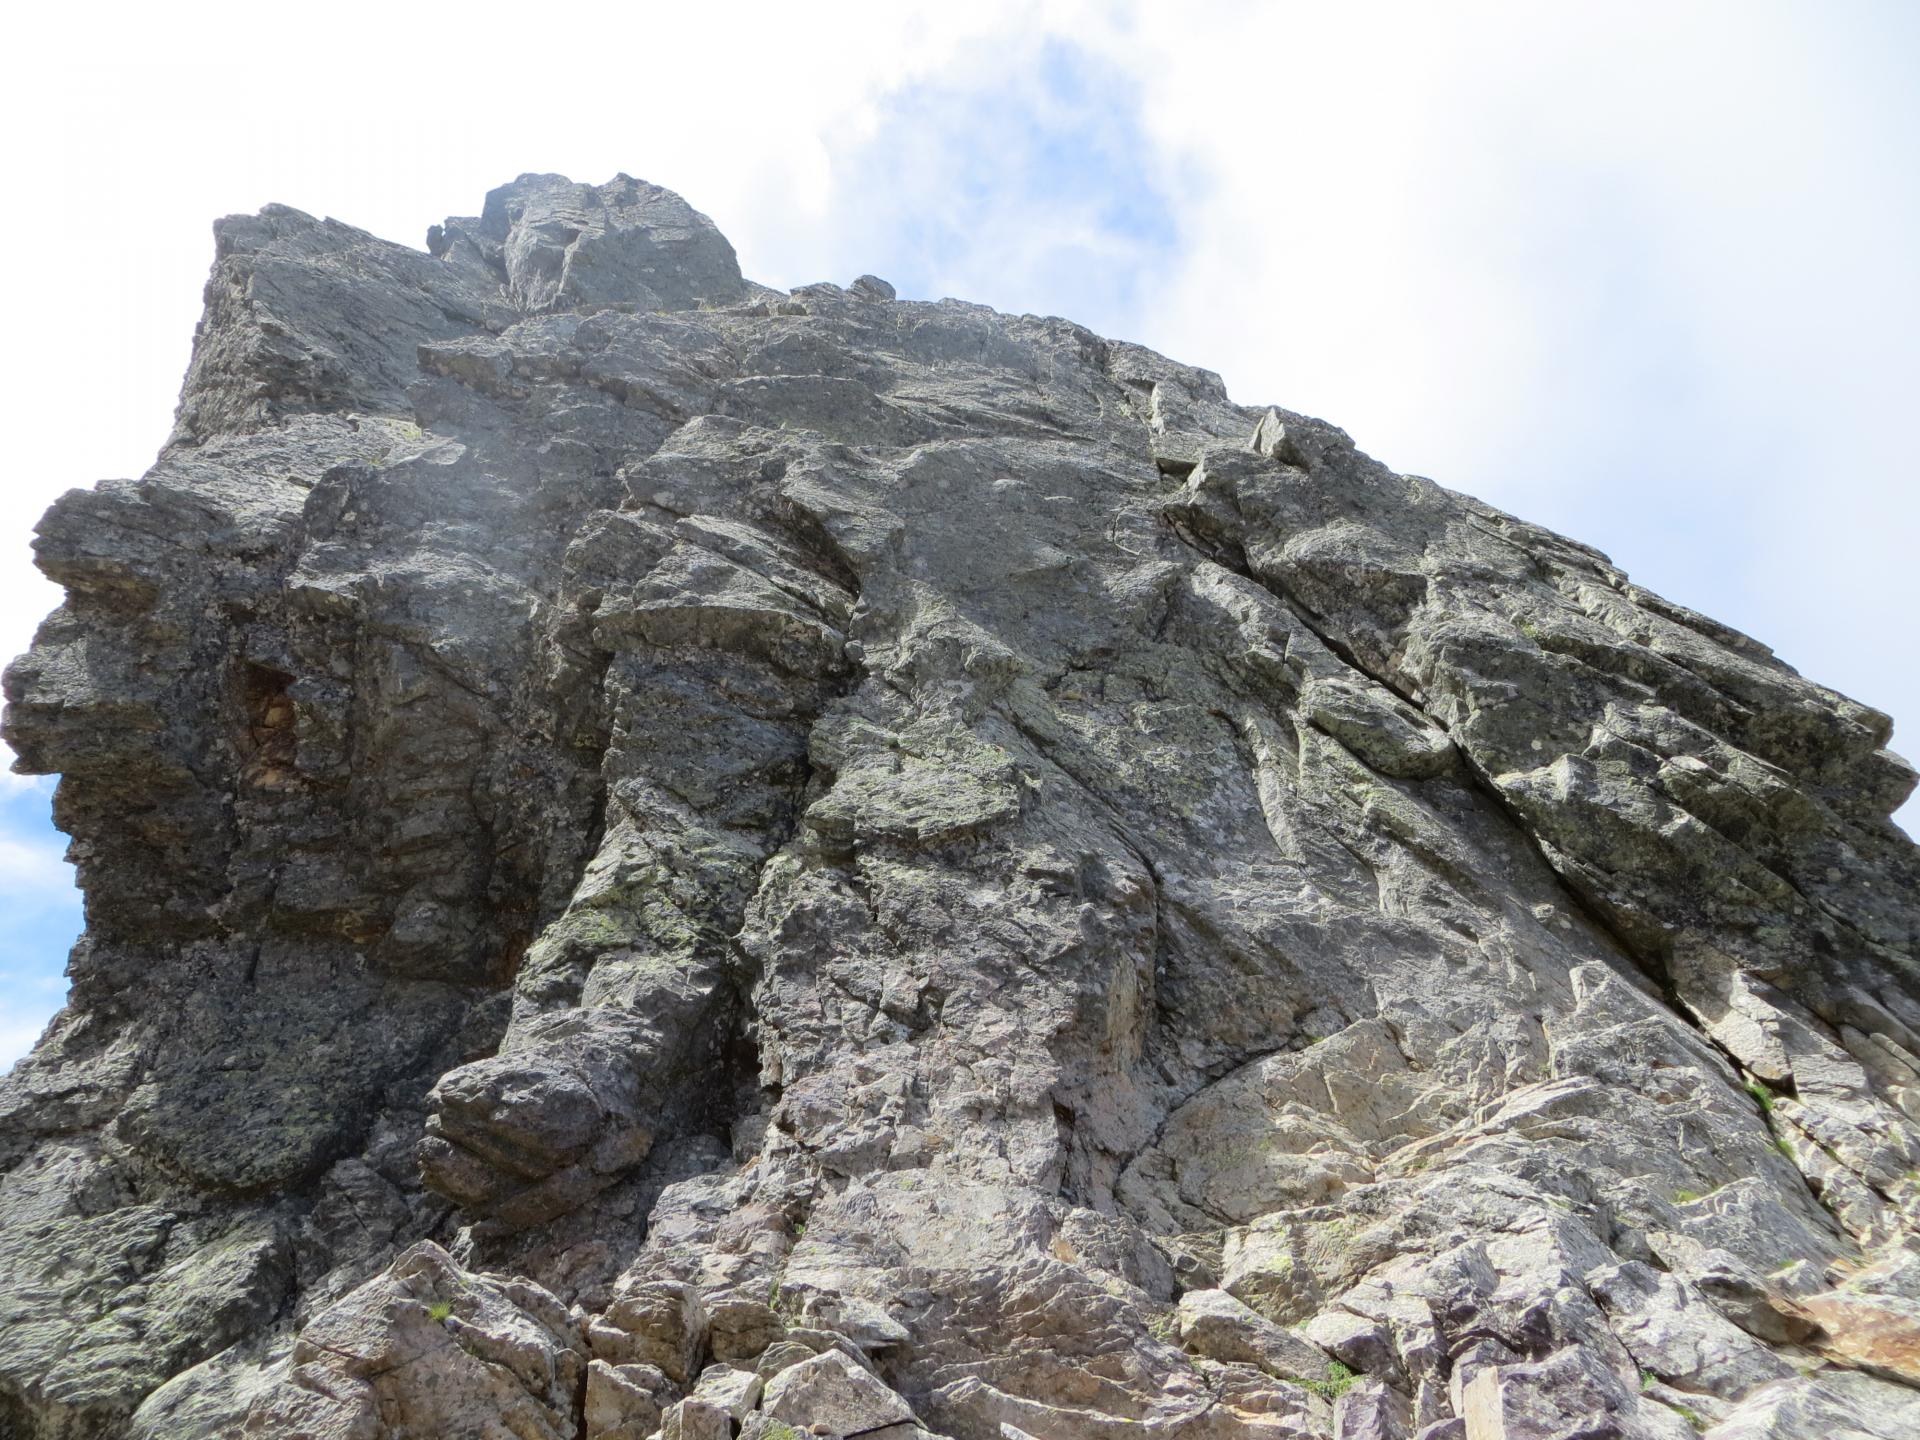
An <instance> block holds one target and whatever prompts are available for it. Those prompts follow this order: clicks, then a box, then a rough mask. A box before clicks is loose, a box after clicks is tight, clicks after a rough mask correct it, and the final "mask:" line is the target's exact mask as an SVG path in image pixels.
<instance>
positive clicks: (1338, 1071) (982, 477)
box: [0, 175, 1920, 1440]
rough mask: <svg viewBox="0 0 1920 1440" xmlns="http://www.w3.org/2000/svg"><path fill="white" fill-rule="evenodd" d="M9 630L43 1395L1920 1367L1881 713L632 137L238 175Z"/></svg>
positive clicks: (1175, 1426) (15, 1082)
mask: <svg viewBox="0 0 1920 1440" xmlns="http://www.w3.org/2000/svg"><path fill="white" fill-rule="evenodd" d="M36 558H37V560H38V562H39V564H40V565H41V567H42V569H43V570H45V572H46V573H47V574H48V575H49V576H51V577H52V578H54V579H55V580H57V581H58V582H59V583H60V584H61V585H63V586H64V587H65V589H66V600H65V604H64V605H63V606H62V608H61V609H60V610H58V611H56V612H55V614H54V615H52V616H50V617H49V618H48V620H47V621H46V623H45V624H44V625H43V627H42V629H41V631H40V633H39V635H38V636H37V637H36V640H35V644H34V648H33V649H32V650H31V651H30V652H29V653H28V654H27V655H26V656H23V657H21V658H20V659H19V660H17V661H16V662H15V663H14V664H13V665H12V666H11V667H10V668H9V670H8V672H7V677H6V682H5V691H6V699H7V705H8V708H7V714H6V718H5V727H6V734H7V737H8V739H9V741H10V743H12V744H13V745H14V747H15V749H16V751H17V753H18V755H19V756H20V762H21V768H23V769H25V770H27V771H30V772H37V773H57V774H59V775H61V777H62V778H61V783H60V787H59V790H58V792H57V798H56V807H55V813H56V818H57V820H58V822H59V823H60V824H61V826H62V827H63V828H65V829H66V830H67V831H68V832H69V833H70V834H71V836H72V837H73V856H74V859H75V861H76V863H77V865H78V867H79V875H80V881H81V884H82V886H83V887H84V889H85V891H86V896H87V907H88V930H87V934H86V935H85V936H83V937H82V939H81V941H80V943H79V944H78V945H77V946H76V947H75V950H74V953H73V957H72V961H71V967H70V973H71V975H72V978H73V991H72V997H71V1001H70V1004H69V1006H68V1008H67V1009H66V1010H65V1011H63V1012H62V1014H61V1015H60V1016H59V1017H58V1018H57V1019H56V1021H55V1022H54V1024H53V1026H52V1028H51V1029H50V1031H49V1033H48V1035H47V1036H46V1037H45V1038H44V1039H43V1040H42V1042H41V1043H40V1045H39V1046H37V1047H36V1049H35V1050H34V1052H33V1054H32V1055H31V1056H29V1057H28V1058H27V1059H26V1060H25V1061H23V1062H22V1063H21V1065H20V1066H18V1067H17V1068H16V1069H15V1070H14V1071H13V1073H12V1074H10V1075H8V1076H6V1077H5V1078H4V1079H0V1331H3V1332H4V1335H5V1339H4V1341H3V1342H0V1429H4V1430H6V1431H7V1433H8V1434H10V1435H11V1434H15V1433H17V1434H20V1435H22V1436H27V1437H33V1440H56V1437H57V1440H118V1437H121V1436H135V1437H141V1440H172V1437H188V1436H192V1437H201V1436H215V1435H217V1436H239V1437H253V1440H292V1437H297V1436H309V1437H318V1436H327V1437H354V1440H386V1437H391V1440H412V1437H419V1436H424V1435H435V1436H439V1435H476V1436H506V1435H512V1436H516V1437H518V1440H652V1437H655V1436H658V1437H660V1440H706V1437H711V1440H789V1437H790V1436H791V1435H792V1434H793V1433H794V1432H796V1431H804V1432H809V1433H814V1434H825V1435H830V1436H841V1437H849V1436H887V1437H890V1440H939V1437H943V1436H944V1437H951V1440H1021V1437H1023V1436H1031V1437H1038V1440H1119V1437H1121V1436H1123V1435H1126V1436H1141V1435H1145V1436H1158V1437H1166V1440H1283V1437H1284V1440H1301V1437H1316V1440H1341V1437H1349V1436H1368V1437H1379V1440H1483V1437H1494V1436H1504V1437H1508V1440H1519V1437H1522V1436H1526V1437H1536V1436H1537V1437H1549V1436H1552V1437H1559V1440H1569V1437H1572V1436H1575V1435H1580V1436H1588V1437H1598V1436H1602V1435H1605V1436H1609V1437H1615V1436H1617V1437H1632V1440H1686V1437H1688V1436H1691V1435H1694V1434H1696V1433H1698V1432H1699V1431H1700V1430H1703V1429H1704V1430H1705V1432H1706V1433H1707V1434H1709V1435H1713V1436H1719V1437H1721V1440H1756V1437H1772V1440H1788V1437H1797V1436H1800V1435H1805V1434H1816V1433H1817V1434H1829V1433H1831V1434H1835V1435H1839V1434H1847V1435H1855V1436H1863V1437H1870V1440H1905V1437H1908V1436H1911V1435H1913V1434H1915V1433H1920V1362H1917V1361H1916V1359H1915V1356H1916V1355H1920V1308H1916V1307H1917V1306H1920V1301H1916V1295H1920V1281H1917V1280H1916V1275H1915V1267H1914V1262H1913V1258H1912V1253H1911V1251H1912V1246H1913V1237H1914V1235H1915V1233H1916V1218H1917V1217H1920V1038H1917V1037H1920V986H1917V985H1916V981H1915V956H1916V953H1917V947H1920V941H1916V935H1917V934H1920V865H1917V864H1916V857H1915V852H1914V849H1913V847H1912V846H1911V844H1910V843H1909V842H1908V841H1907V839H1906V838H1905V837H1904V836H1903V835H1901V834H1900V833H1899V831H1898V830H1897V829H1896V828H1895V827H1894V826H1893V825H1892V823H1891V821H1890V820H1889V819H1888V818H1887V817H1888V816H1889V815H1890V814H1891V813H1892V811H1893V809H1894V808H1895V807H1896V806H1897V805H1898V804H1899V803H1900V801H1901V800H1902V799H1903V798H1904V796H1905V795H1906V793H1907V792H1908V790H1909V789H1910V788H1911V784H1912V779H1913V774H1912V771H1911V769H1910V767H1908V766H1906V764H1905V762H1903V761H1900V760H1899V759H1898V758H1897V757H1895V756H1893V755H1892V754H1891V753H1890V752H1889V751H1888V750H1887V749H1886V745H1887V742H1888V740H1889V735H1890V726H1889V722H1888V720H1887V718H1886V717H1885V716H1882V715H1879V714H1877V713H1876V712H1874V711H1871V710H1869V709H1868V708H1867V707H1864V706H1861V705H1858V704H1855V703H1854V702H1852V701H1849V700H1847V699H1846V698H1845V697H1842V696H1839V695H1836V694H1834V693H1833V692H1831V691H1828V690H1824V689H1822V688H1820V687H1819V686H1817V685H1814V684H1811V683H1809V682H1808V681H1806V680H1804V679H1802V678H1801V677H1800V676H1799V675H1797V674H1795V673H1794V672H1793V671H1792V670H1790V669H1788V668H1787V667H1785V666H1783V665H1781V664H1780V663H1779V662H1778V661H1777V660H1775V659H1774V658H1773V657H1772V655H1771V653H1770V652H1769V651H1767V649H1766V648H1765V647H1764V646H1763V645H1760V644H1759V643H1758V642H1756V641H1753V640H1750V639H1748V638H1746V637H1744V636H1741V635H1738V634H1736V633H1735V632H1733V631H1731V630H1728V629H1727V628H1725V627H1724V626H1720V625H1717V624H1716V623H1714V622H1712V621H1710V620H1707V619H1706V618H1705V617H1702V616H1698V615H1694V614H1692V613H1691V612H1689V611H1686V610H1685V609H1684V608H1682V607H1679V606H1676V605H1672V604H1670V603H1669V602H1666V601H1664V600H1661V599H1660V598H1659V597H1657V596H1653V595H1650V594H1649V593H1647V592H1646V591H1644V590H1642V589H1640V588H1639V587H1637V586H1634V585H1632V584H1631V583H1630V582H1629V581H1627V579H1626V577H1625V576H1623V575H1622V574H1621V573H1620V572H1619V571H1618V570H1617V569H1616V568H1614V567H1613V566H1612V565H1611V564H1610V562H1608V561H1607V560H1606V559H1605V557H1603V556H1601V555H1599V554H1598V553H1597V552H1595V551H1592V550H1590V549H1588V548H1586V547H1584V546H1581V545H1578V544H1576V543H1574V542H1572V541H1569V540H1566V539H1564V538H1562V537H1559V536H1556V535H1552V534H1550V533H1549V532H1547V531H1544V530H1540V529H1538V528H1536V527H1533V526H1529V525H1526V524H1524V523H1523V522H1520V521H1518V520H1515V519H1513V518H1512V517H1509V516H1505V515H1502V514H1500V513H1499V512H1497V511H1494V510H1492V509H1490V508H1489V507H1486V506H1484V505H1481V504H1479V503H1478V502H1476V501H1473V500H1471V499H1469V498H1467V497H1465V496H1463V495H1459V494H1457V493H1454V492H1452V491H1448V490H1444V489H1442V488H1440V487H1438V486H1436V485H1433V484H1432V483H1431V482H1428V481H1425V480H1421V479H1419V478H1418V477H1414V476H1407V475H1399V474H1395V473H1393V472H1391V471H1389V470H1387V469H1386V468H1385V467H1383V466H1381V465H1379V464H1378V463H1376V462H1375V461H1373V460H1371V459H1369V458H1368V457H1367V456H1365V455H1364V454H1362V453H1361V452H1360V451H1359V450H1358V449H1356V448H1355V447H1354V445H1353V443H1352V442H1351V440H1349V439H1348V437H1347V436H1346V435H1344V434H1343V433H1342V432H1340V431H1338V430H1336V429H1335V428H1334V427H1332V426H1330V425H1327V424H1325V423H1324V422H1321V421H1316V420H1312V419H1309V418H1307V417H1304V416H1299V415H1295V414H1292V413H1290V412H1286V411H1282V410H1277V409H1253V408H1248V407H1244V406H1241V405H1237V404H1235V403H1234V402H1233V401H1232V400H1231V399H1230V398H1229V396H1228V394H1227V391H1226V388H1225V386H1224V385H1223V384H1222V382H1221V381H1220V378H1219V377H1218V376H1217V375H1214V374H1212V373H1210V372H1208V371H1204V370H1199V369H1195V368H1193V367H1190V366H1186V365H1182V364H1179V363H1177V362H1175V361H1172V360H1169V359H1167V358H1165V357H1163V356H1159V355H1155V354H1153V353H1152V352H1150V351H1147V350H1145V349H1142V348H1141V347H1139V346H1135V345H1130V344H1127V343H1125V342H1120V341H1109V340H1103V339H1101V338H1100V337H1097V336H1094V335H1092V334H1091V333H1089V332H1088V331H1086V330H1085V329H1083V328H1082V327H1079V326H1077V325H1073V324H1070V323H1069V322H1066V321H1063V320H1058V319H1052V318H1046V317H1036V316H1006V315H1000V314H997V313H995V312H993V311H991V310H988V309H986V308H984V307H981V306H975V305H968V304H964V303H962V302H959V301H951V300H949V301H941V302H938V303H931V304H930V303H925V302H919V301H912V300H903V299H900V298H899V297H898V296H897V295H896V294H895V293H894V291H893V289H892V287H891V286H889V285H887V284H886V283H885V282H884V281H881V280H878V279H876V278H874V277H872V276H862V277H860V278H859V279H857V280H855V281H854V282H853V283H852V284H850V285H848V286H845V287H842V286H840V285H836V284H829V283H821V284H814V285H807V286H802V287H800V288H799V289H796V290H794V291H791V292H780V291H776V290H772V289H769V288H767V287H763V286H759V285H755V284H753V283H752V282H751V281H748V280H746V279H745V278H744V277H742V276H741V274H740V271H739V267H738V263H737V260H736V257H735V255H734V252H733V250H732V248H731V246H730V245H728V243H727V242H726V240H725V239H724V237H722V236H721V235H720V233H719V231H718V230H717V229H716V228H715V227H714V226H713V225H712V223H711V222H710V221H708V220H707V219H706V218H705V217H704V216H701V215H700V214H699V213H698V212H696V211H694V210H693V209H691V208H690V207H689V206H687V205H686V204H685V202H683V201H682V200H680V199H679V197H677V196H674V195H672V194H670V193H669V192H667V191H664V190H660V189H659V188H657V187H655V186H651V185H648V184H646V183H645V182H642V181H637V180H632V179H630V178H627V177H616V178H615V179H614V180H613V181H610V182H608V183H607V184H604V185H582V184H576V183H575V182H572V181H570V180H566V179H564V178H562V177H558V176H550V175H529V176H523V177H521V178H520V179H519V180H517V181H514V182H513V183H512V184H510V185H507V186H504V187H501V188H500V189H499V190H497V191H495V192H493V193H492V194H491V195H489V196H488V197H487V199H486V201H485V202H484V204H483V205H482V206H481V207H480V213H479V214H478V215H477V216H474V217H468V218H455V219H451V220H448V221H446V222H445V223H444V224H443V225H440V226H436V227H434V230H433V231H432V232H431V234H430V236H429V244H428V250H427V252H426V253H421V252H417V251H412V250H409V249H406V248H405V247H402V246H396V245H391V244H388V243H386V242H383V241H380V240H378V239H375V238H374V237H372V236H370V235H367V234H365V233H364V232H361V231H357V230H354V229H352V228H351V227H348V226H345V225H341V224H339V223H337V222H333V221H318V220H314V219H312V218H311V217H309V216H306V215H303V214H301V213H300V212H298V211H294V210H290V209H287V208H285V207H270V208H269V209H268V210H266V211H264V212H262V213H261V214H260V215H258V216H246V217H234V218H230V219H228V220H224V221H222V222H220V224H219V226H218V227H217V230H216V249H215V260H214V268H213V274H212V276H211V277H210V279H209V283H208V289H207V312H206V315H205V317H204V319H203V321H202V324H201V327H200V330H199V332H198V334H197V336H196V340H195V349H194V359H193V363H192V366H191V368H190V371H189V374H188V376H187V379H186V383H185V386H184V387H183V392H182V398H181V406H180V410H179V415H178V421H177V425H176V428H175V431H174V433H173V435H172V436H171V437H170V439H169V440H168V443H167V446H166V448H165V450H164V451H163V452H162V455H161V458H160V460H159V461H158V463H157V464H156V465H155V466H154V468H153V469H152V470H150V471H149V472H148V473H147V474H146V475H144V476H142V477H141V478H140V479H138V480H124V481H107V482H103V483H102V484H100V485H98V486H96V487H94V488H93V489H90V490H77V491H74V492H71V493H70V494H68V495H66V496H64V497H63V498H62V499H61V500H60V501H59V502H58V503H57V504H56V505H55V506H54V508H53V509H52V510H51V511H50V512H49V514H48V516H47V517H46V519H45V520H44V521H43V522H42V524H41V526H40V530H39V538H38V542H37V545H36Z"/></svg>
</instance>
